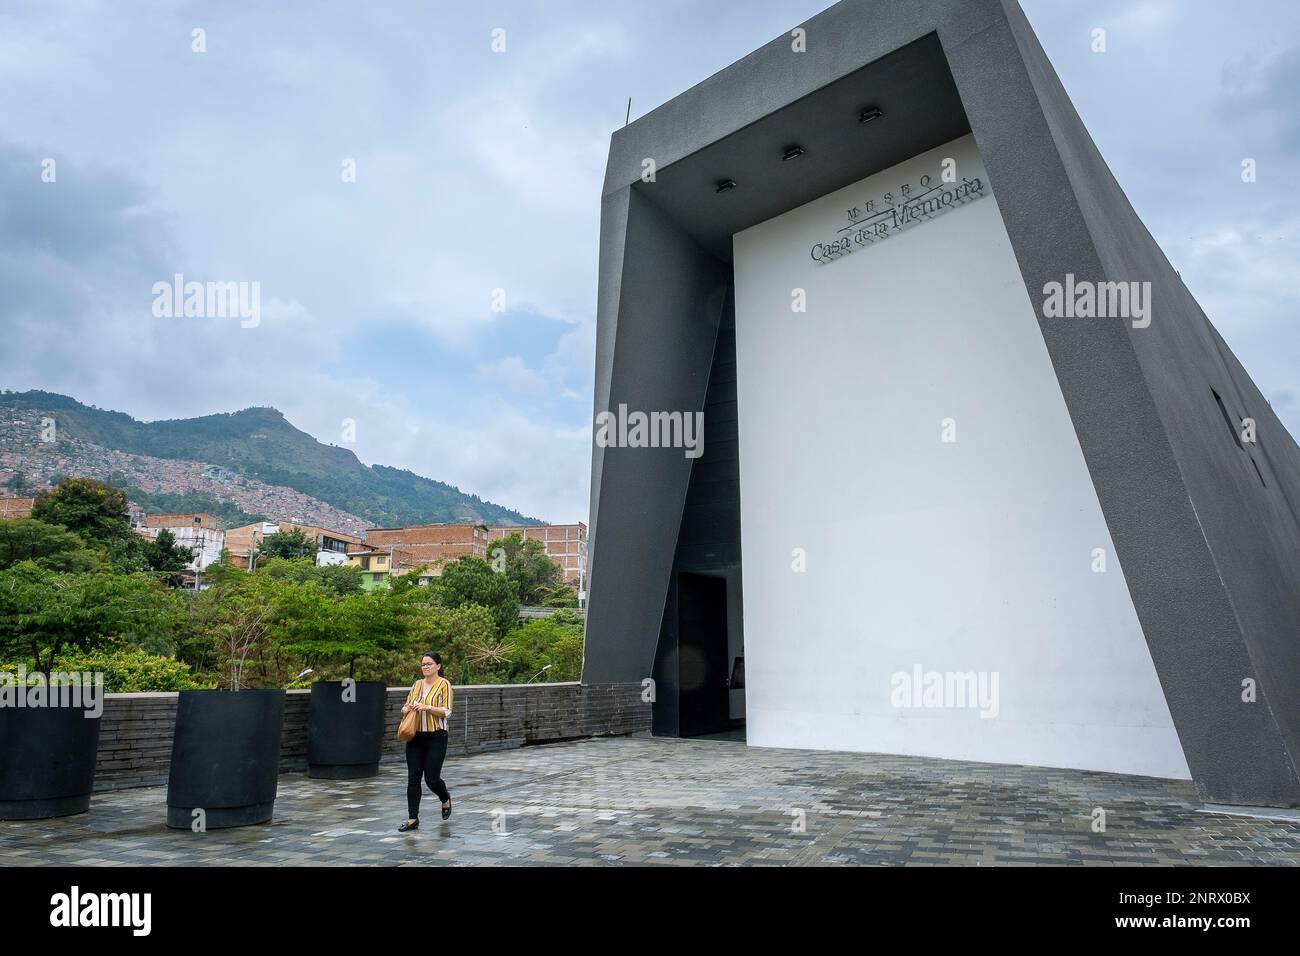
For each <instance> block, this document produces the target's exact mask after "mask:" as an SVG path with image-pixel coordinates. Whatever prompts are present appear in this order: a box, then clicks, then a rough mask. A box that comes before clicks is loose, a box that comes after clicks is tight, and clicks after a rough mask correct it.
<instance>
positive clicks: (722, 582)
mask: <svg viewBox="0 0 1300 956" xmlns="http://www.w3.org/2000/svg"><path fill="white" fill-rule="evenodd" d="M677 635H678V645H677V647H678V679H679V680H680V698H679V701H680V702H679V705H678V706H679V708H680V709H679V718H678V719H679V724H678V728H679V729H678V733H679V734H680V736H682V737H700V736H704V735H706V734H721V733H728V732H730V731H731V730H732V727H731V703H730V700H731V696H730V695H731V676H732V661H731V659H730V656H729V655H728V652H727V581H726V579H725V578H722V577H713V576H710V575H707V574H687V573H683V574H679V575H678V577H677ZM740 739H742V740H743V739H744V737H743V731H742V735H741V738H740Z"/></svg>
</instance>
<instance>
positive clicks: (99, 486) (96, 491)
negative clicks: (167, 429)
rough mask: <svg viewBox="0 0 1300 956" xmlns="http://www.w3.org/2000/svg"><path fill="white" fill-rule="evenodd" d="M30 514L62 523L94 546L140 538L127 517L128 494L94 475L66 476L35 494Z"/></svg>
mask: <svg viewBox="0 0 1300 956" xmlns="http://www.w3.org/2000/svg"><path fill="white" fill-rule="evenodd" d="M31 516H32V517H33V518H35V519H37V520H38V521H45V522H48V523H49V524H60V525H63V527H65V528H67V529H68V530H69V531H71V532H73V533H74V534H76V535H79V536H80V537H81V539H82V540H83V541H86V542H87V543H89V544H91V545H92V546H110V545H112V544H114V543H118V542H122V541H129V540H130V539H132V538H135V537H137V535H136V534H135V532H133V531H132V530H131V523H130V521H129V520H128V518H127V501H126V493H125V492H122V491H119V490H118V489H116V488H114V487H113V486H112V485H108V484H105V483H104V482H102V481H96V480H95V479H93V478H65V479H64V480H63V481H61V482H59V484H58V485H57V486H56V487H54V488H50V489H47V490H45V491H42V492H41V493H40V494H39V495H37V496H36V503H35V504H34V505H33V506H32V514H31Z"/></svg>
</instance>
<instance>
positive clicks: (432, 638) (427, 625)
mask: <svg viewBox="0 0 1300 956" xmlns="http://www.w3.org/2000/svg"><path fill="white" fill-rule="evenodd" d="M411 633H412V635H413V636H414V642H413V643H414V646H413V648H412V649H413V651H414V655H412V659H411V660H409V661H407V663H406V673H407V674H416V673H418V671H419V668H418V667H416V666H415V665H416V664H418V662H419V657H418V655H420V654H426V653H429V652H436V653H437V654H438V655H439V656H441V657H442V669H443V673H444V674H445V675H446V677H447V679H448V680H450V681H452V682H454V683H459V684H499V683H506V682H507V681H508V680H509V673H510V660H509V657H508V648H507V647H506V645H505V644H504V642H502V640H501V638H500V635H499V633H498V630H497V623H496V620H495V619H494V618H493V616H492V612H491V611H489V610H488V609H487V608H485V607H483V606H482V605H479V604H463V605H461V606H459V607H443V606H440V605H437V604H431V605H427V606H425V607H423V608H421V609H420V610H419V612H418V614H417V616H416V618H415V620H414V621H413V623H412V626H411ZM409 679H410V680H414V677H413V676H412V677H410V678H409Z"/></svg>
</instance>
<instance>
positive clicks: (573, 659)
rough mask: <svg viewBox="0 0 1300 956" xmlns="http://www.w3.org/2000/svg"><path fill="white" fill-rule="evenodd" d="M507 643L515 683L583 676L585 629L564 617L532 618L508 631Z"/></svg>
mask: <svg viewBox="0 0 1300 956" xmlns="http://www.w3.org/2000/svg"><path fill="white" fill-rule="evenodd" d="M557 616H558V615H557ZM506 645H507V647H508V648H509V653H510V658H511V669H510V679H511V681H512V682H514V683H524V682H528V681H531V680H534V679H536V680H539V681H546V682H551V681H561V680H577V679H578V678H579V677H580V676H581V670H582V632H581V630H580V629H578V628H576V627H575V626H574V625H572V624H567V623H565V622H564V619H561V620H560V621H556V620H555V617H549V618H536V619H534V620H531V621H529V622H528V623H527V624H524V625H522V626H520V627H517V628H515V629H514V630H513V631H511V632H510V633H509V634H507V635H506Z"/></svg>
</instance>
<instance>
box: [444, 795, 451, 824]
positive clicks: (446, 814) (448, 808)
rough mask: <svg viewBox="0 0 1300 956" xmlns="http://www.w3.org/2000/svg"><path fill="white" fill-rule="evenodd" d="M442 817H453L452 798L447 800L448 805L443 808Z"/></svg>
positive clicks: (445, 818)
mask: <svg viewBox="0 0 1300 956" xmlns="http://www.w3.org/2000/svg"><path fill="white" fill-rule="evenodd" d="M442 818H443V819H444V820H447V819H450V818H451V801H450V800H448V801H447V805H446V806H445V807H443V808H442Z"/></svg>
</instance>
